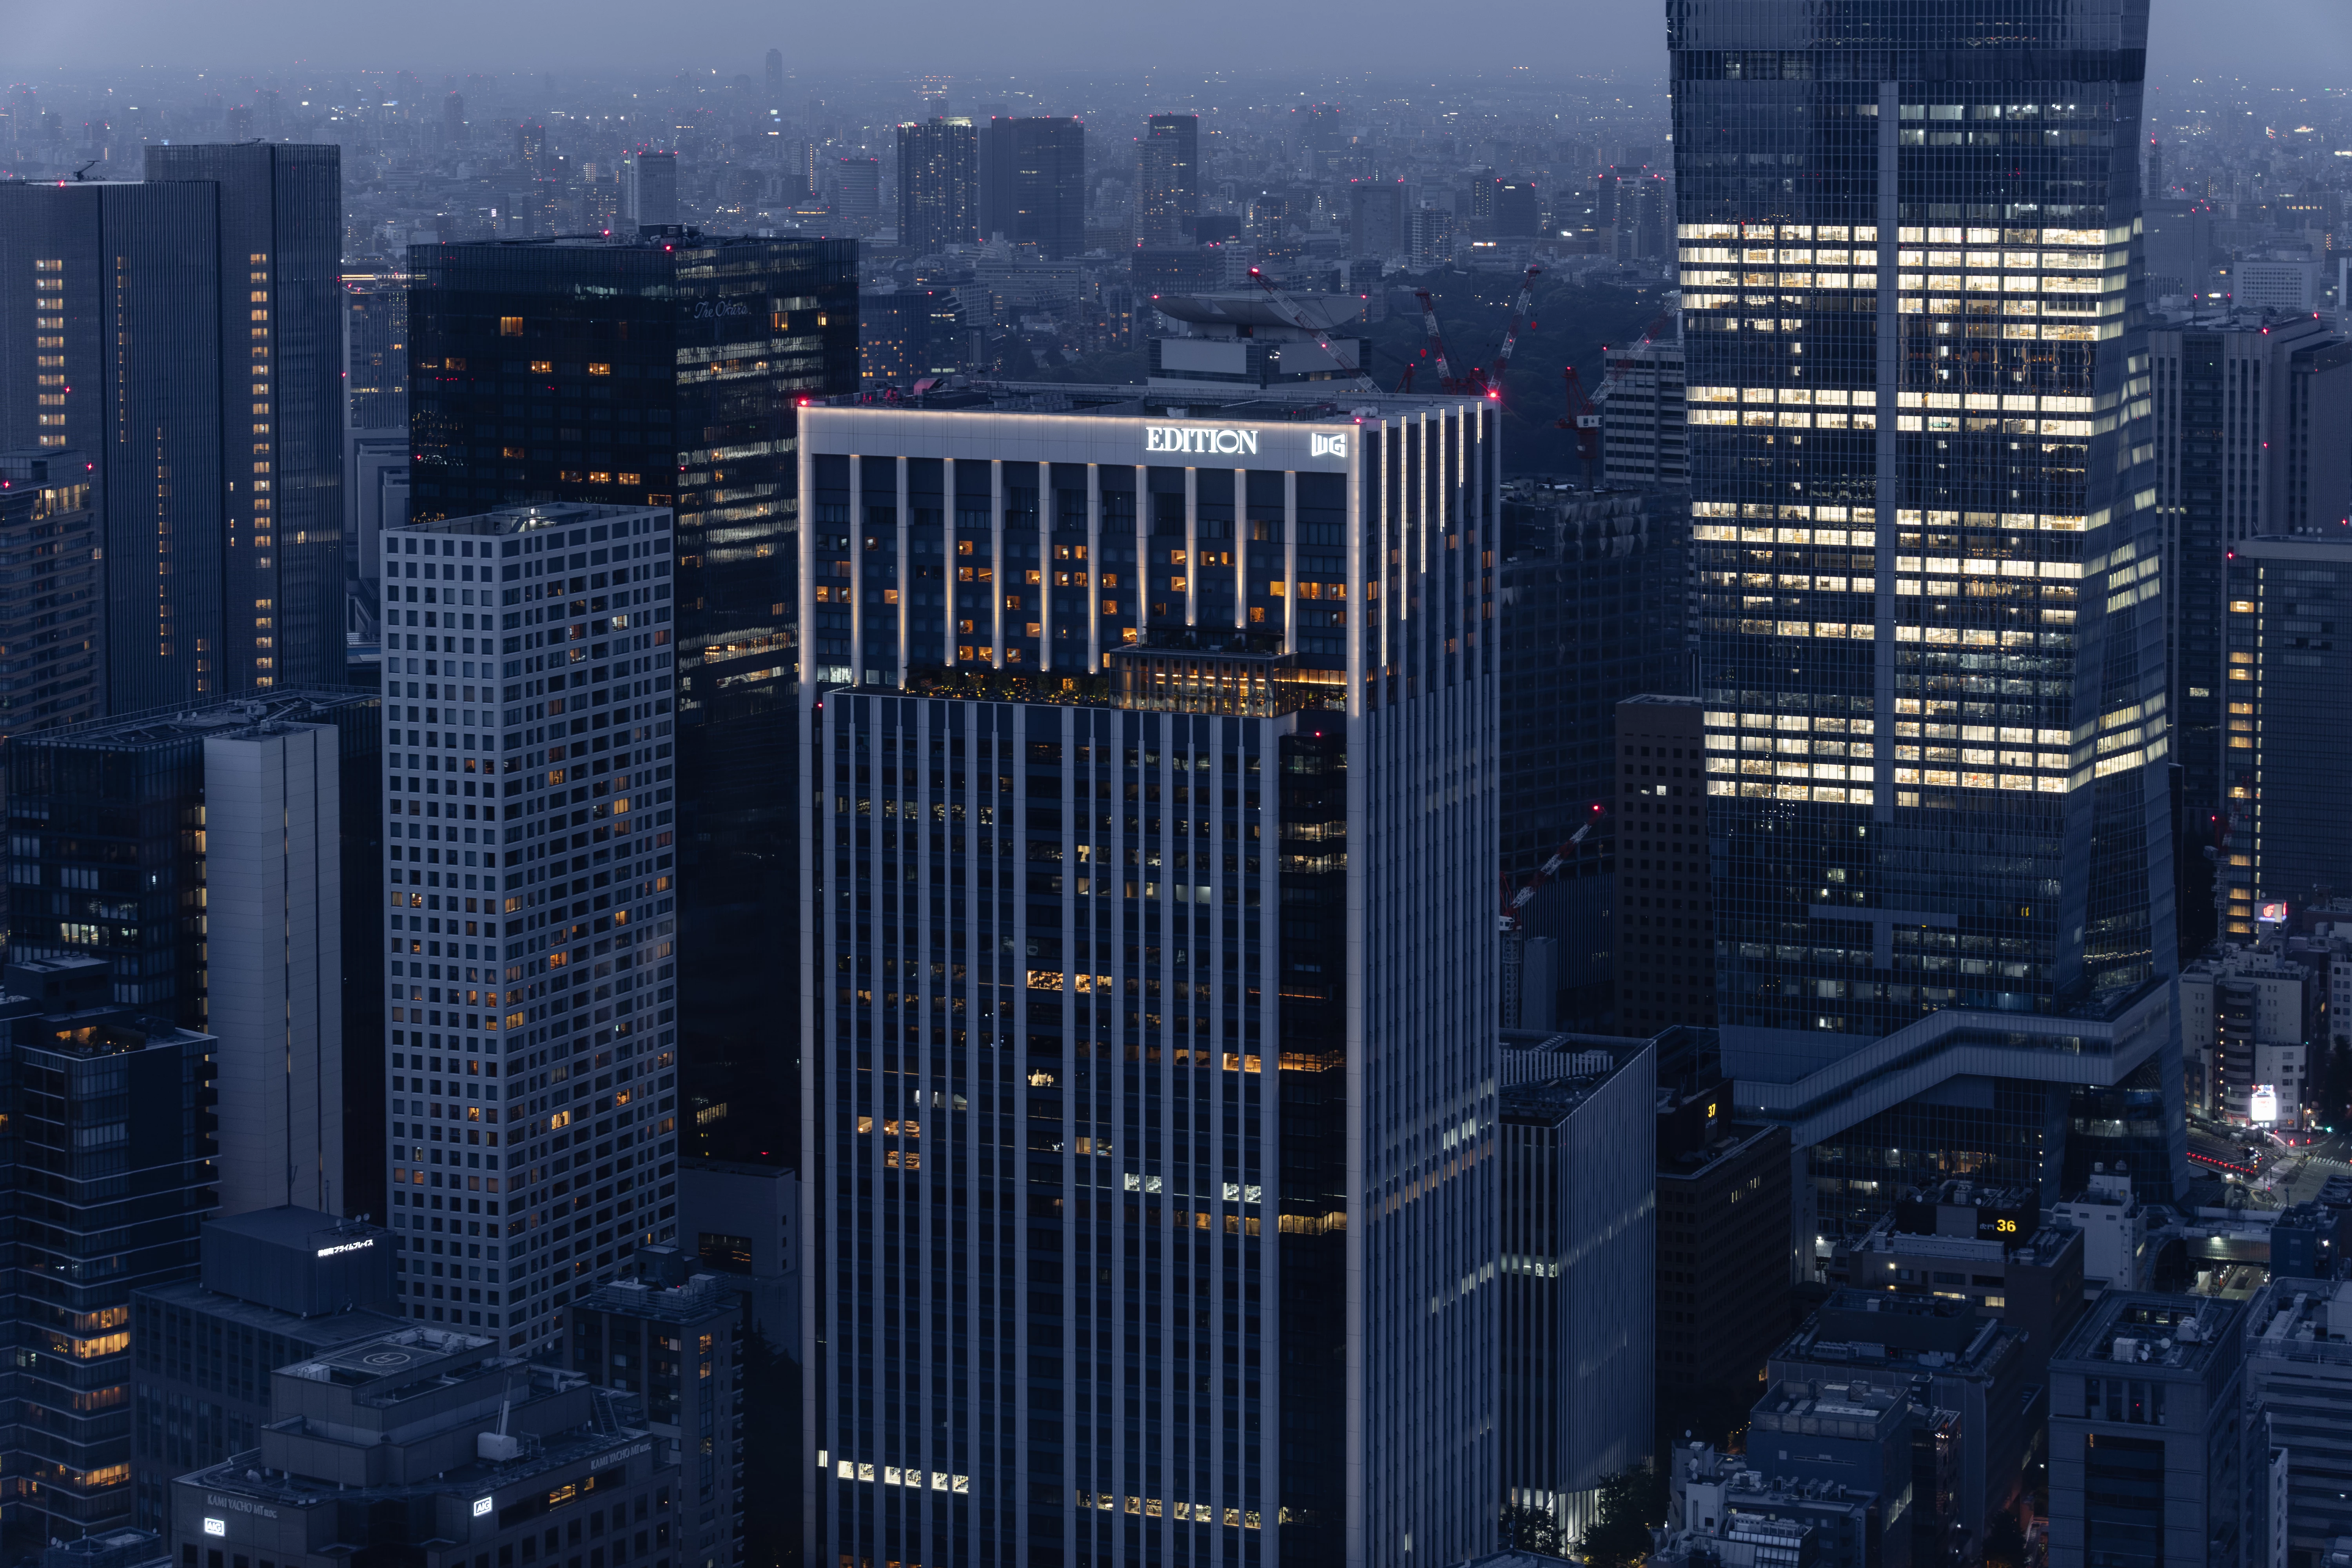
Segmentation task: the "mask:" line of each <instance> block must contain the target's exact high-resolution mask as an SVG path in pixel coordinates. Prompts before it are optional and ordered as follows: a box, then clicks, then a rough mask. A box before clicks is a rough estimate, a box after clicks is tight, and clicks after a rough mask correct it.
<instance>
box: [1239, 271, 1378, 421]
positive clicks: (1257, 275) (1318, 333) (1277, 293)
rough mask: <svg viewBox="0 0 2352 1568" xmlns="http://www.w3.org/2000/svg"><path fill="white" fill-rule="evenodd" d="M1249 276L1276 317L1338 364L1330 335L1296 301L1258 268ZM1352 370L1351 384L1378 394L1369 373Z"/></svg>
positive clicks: (1356, 369) (1358, 369)
mask: <svg viewBox="0 0 2352 1568" xmlns="http://www.w3.org/2000/svg"><path fill="white" fill-rule="evenodd" d="M1249 275H1250V281H1251V282H1253V283H1255V284H1256V285H1257V286H1258V287H1259V288H1260V289H1265V297H1266V301H1267V302H1268V303H1269V304H1271V305H1272V306H1273V307H1274V312H1275V314H1276V315H1277V316H1280V317H1281V318H1282V319H1283V320H1284V321H1287V322H1288V323H1289V324H1290V325H1292V326H1294V327H1296V328H1297V329H1298V330H1299V331H1302V332H1306V333H1308V334H1309V335H1311V336H1312V337H1313V338H1314V339H1315V346H1316V347H1318V348H1319V349H1321V350H1322V351H1323V352H1324V353H1327V354H1329V355H1330V356H1331V363H1334V364H1338V363H1339V353H1337V351H1335V350H1334V349H1333V348H1332V347H1331V334H1330V333H1328V332H1327V331H1324V330H1323V329H1322V328H1320V327H1318V326H1317V325H1315V323H1314V322H1313V321H1311V320H1309V319H1308V317H1307V311H1306V310H1305V309H1304V308H1303V307H1302V306H1301V305H1300V304H1299V303H1298V301H1297V300H1294V299H1292V298H1291V297H1290V296H1289V295H1287V294H1286V293H1284V292H1283V291H1282V290H1281V289H1277V288H1276V287H1275V286H1274V279H1270V278H1268V277H1267V276H1266V275H1265V273H1264V272H1262V271H1260V270H1259V269H1258V268H1255V267H1253V268H1250V269H1249ZM1354 369H1355V373H1356V374H1355V377H1354V381H1353V383H1352V384H1354V385H1356V386H1358V387H1360V388H1362V389H1363V390H1364V391H1366V392H1378V391H1379V390H1380V384H1379V383H1377V382H1375V381H1374V380H1373V379H1372V376H1371V373H1370V371H1368V370H1366V369H1365V368H1364V367H1363V366H1362V365H1360V364H1359V365H1357V366H1355V367H1354Z"/></svg>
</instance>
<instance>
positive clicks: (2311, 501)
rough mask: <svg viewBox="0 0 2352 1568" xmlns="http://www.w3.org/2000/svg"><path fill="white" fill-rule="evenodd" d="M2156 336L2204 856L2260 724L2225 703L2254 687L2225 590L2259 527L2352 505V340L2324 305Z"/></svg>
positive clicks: (2175, 585)
mask: <svg viewBox="0 0 2352 1568" xmlns="http://www.w3.org/2000/svg"><path fill="white" fill-rule="evenodd" d="M2147 337H2148V351H2149V361H2150V370H2151V373H2152V377H2153V380H2154V383H2155V385H2154V399H2153V401H2154V404H2155V415H2156V417H2155V436H2156V488H2157V505H2158V508H2159V509H2160V510H2162V512H2163V514H2164V519H2165V541H2166V545H2167V549H2168V561H2167V570H2166V576H2167V578H2168V581H2167V582H2166V584H2165V593H2164V605H2165V619H2166V622H2167V625H2168V629H2169V634H2170V635H2169V639H2168V654H2169V659H2170V664H2171V681H2172V703H2173V724H2174V726H2175V728H2176V729H2177V730H2178V731H2179V741H2178V744H2177V745H2176V747H2175V748H2174V755H2173V760H2174V763H2175V765H2177V766H2178V767H2179V769H2180V773H2181V792H2180V796H2181V798H2180V805H2181V813H2180V815H2181V818H2182V821H2181V827H2182V839H2181V843H2180V845H2179V848H2180V850H2181V852H2182V853H2183V854H2184V855H2185V856H2197V855H2200V852H2201V851H2202V850H2203V849H2204V848H2206V847H2210V846H2212V845H2214V843H2215V841H2216V835H2215V834H2214V832H2213V826H2214V819H2215V818H2216V817H2217V816H2218V817H2219V818H2220V819H2221V824H2222V825H2223V826H2225V827H2227V826H2229V824H2230V819H2231V816H2233V815H2236V814H2240V813H2241V812H2242V809H2243V808H2242V807H2238V806H2236V805H2233V803H2232V800H2231V796H2230V795H2229V785H2230V784H2246V783H2247V782H2249V781H2245V780H2235V779H2233V780H2230V781H2228V784H2225V783H2224V780H2223V774H2224V773H2227V772H2229V771H2230V769H2229V766H2228V763H2229V759H2230V757H2231V753H2232V752H2244V751H2245V750H2246V749H2247V748H2245V747H2243V746H2234V745H2232V744H2231V735H2232V733H2235V734H2236V735H2239V736H2244V735H2245V734H2247V733H2249V731H2233V730H2232V727H2231V725H2230V724H2229V722H2228V716H2227V715H2226V714H2225V713H2224V711H2223V710H2224V708H2225V707H2226V706H2227V704H2228V703H2230V702H2231V701H2232V700H2236V701H2244V700H2247V699H2246V697H2245V696H2244V695H2243V694H2242V693H2234V692H2231V691H2230V690H2229V686H2230V679H2228V678H2226V677H2225V674H2224V671H2223V668H2222V667H2223V664H2224V663H2225V661H2226V660H2225V655H2226V652H2227V649H2228V648H2229V647H2230V646H2231V645H2230V643H2229V640H2228V637H2227V632H2228V630H2229V623H2230V622H2231V616H2228V615H2226V614H2225V613H2224V602H2225V601H2226V600H2228V599H2231V598H2234V597H2237V596H2238V595H2235V594H2232V593H2229V592H2226V591H2225V584H2224V581H2223V579H2224V578H2225V576H2226V575H2227V574H2229V572H2230V571H2231V561H2230V552H2231V550H2233V549H2234V548H2236V547H2237V545H2238V544H2239V543H2240V542H2242V541H2244V540H2247V539H2250V538H2252V537H2254V536H2256V535H2260V534H2295V533H2302V534H2315V533H2317V532H2320V531H2335V530H2336V528H2337V527H2338V525H2339V523H2340V522H2341V521H2342V520H2343V519H2344V518H2346V517H2347V516H2352V465H2347V464H2346V463H2345V462H2344V461H2343V452H2344V448H2345V445H2346V443H2347V441H2352V342H2347V340H2346V339H2345V338H2344V337H2343V336H2341V335H2340V334H2338V333H2336V332H2334V331H2329V330H2328V327H2327V325H2326V322H2324V321H2320V320H2318V319H2317V318H2315V317H2313V316H2309V315H2296V316H2276V317H2265V316H2261V315H2255V314H2251V313H2250V314H2248V315H2245V316H2240V317H2234V318H2233V317H2226V316H2211V317H2208V318H2206V319H2204V320H2201V321H2200V320H2198V319H2196V318H2194V317H2186V318H2184V317H2174V318H2171V319H2169V320H2167V319H2164V318H2158V320H2157V321H2154V322H2153V323H2152V324H2151V326H2150V328H2149V330H2148V334H2147ZM2272 646H2273V647H2277V646H2278V645H2275V644H2273V645H2272ZM2239 717H2241V718H2242V717H2243V715H2240V716H2239ZM2246 798H2248V797H2246V796H2238V797H2236V799H2238V800H2244V799H2246ZM2244 826H2249V827H2251V826H2252V824H2251V822H2249V823H2246V824H2244ZM2193 869H2195V870H2198V871H2201V869H2202V868H2201V867H2196V868H2193ZM2196 880H2198V881H2202V880H2203V879H2202V877H2201V876H2199V877H2198V878H2197V879H2196ZM2225 880H2226V879H2225ZM2238 890H2239V891H2248V890H2250V889H2249V888H2247V887H2246V886H2245V885H2243V884H2239V885H2238ZM2307 890H2308V889H2295V892H2294V896H2295V897H2296V898H2298V899H2299V898H2301V897H2302V896H2303V895H2304V893H2305V892H2306V891H2307ZM2235 903H2236V904H2237V905H2238V906H2239V907H2238V908H2237V909H2235V910H2234V911H2233V912H2231V914H2230V916H2229V919H2228V923H2229V924H2230V925H2231V926H2234V927H2236V928H2237V931H2238V934H2245V933H2247V932H2250V931H2252V929H2253V928H2252V925H2251V924H2248V923H2246V922H2249V921H2252V918H2253V915H2252V909H2251V908H2249V907H2246V905H2247V903H2248V900H2243V899H2239V900H2235ZM2182 921H2183V923H2184V924H2185V925H2189V926H2190V927H2191V928H2192V929H2195V930H2197V931H2200V933H2203V934H2209V935H2210V932H2211V931H2212V925H2211V921H2210V919H2209V918H2208V917H2207V916H2206V912H2205V911H2204V910H2183V911H2182ZM2199 945H2201V943H2200V944H2199Z"/></svg>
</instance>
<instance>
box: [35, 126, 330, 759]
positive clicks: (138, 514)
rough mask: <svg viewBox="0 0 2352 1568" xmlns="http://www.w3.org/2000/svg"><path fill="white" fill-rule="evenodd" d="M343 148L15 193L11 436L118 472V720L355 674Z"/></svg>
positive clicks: (113, 688)
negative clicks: (348, 669)
mask: <svg viewBox="0 0 2352 1568" xmlns="http://www.w3.org/2000/svg"><path fill="white" fill-rule="evenodd" d="M336 157H337V153H336V150H335V149H334V148H332V147H298V146H289V145H283V144H280V145H276V146H271V145H266V144H259V143H256V144H252V145H245V146H236V147H202V146H197V147H169V148H164V147H158V148H153V149H151V150H150V161H149V166H148V172H149V174H150V175H151V176H152V178H151V179H150V180H149V181H147V182H146V183H145V184H98V183H88V184H70V183H69V184H41V185H33V184H10V185H0V447H8V448H17V447H26V448H33V449H39V448H43V447H74V448H76V449H78V450H80V451H82V452H86V453H89V454H91V455H92V457H93V458H95V460H96V461H97V463H98V468H97V469H96V471H95V484H96V490H95V494H96V497H97V504H98V507H99V510H100V514H101V516H102V517H103V518H104V529H105V542H106V623H107V626H108V629H109V632H110V636H109V637H108V638H107V645H108V646H107V706H108V708H109V709H110V710H113V711H116V712H126V711H132V710H140V709H144V708H152V707H158V706H162V705H164V704H168V703H174V702H192V701H196V700H204V699H208V698H211V697H215V696H217V695H219V694H221V693H223V692H226V691H236V690H243V689H248V688H251V687H254V686H273V685H276V686H282V685H289V684H304V683H308V684H313V685H318V684H334V685H341V683H342V679H343V637H342V562H341V536H342V490H341V486H342V397H343V391H342V322H341V318H340V316H339V315H338V310H339V309H340V294H339V291H338V289H337V286H336V281H335V272H336V267H337V250H338V247H339V243H340V237H341V196H340V194H339V182H338V176H337V174H336Z"/></svg>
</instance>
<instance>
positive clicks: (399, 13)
mask: <svg viewBox="0 0 2352 1568" xmlns="http://www.w3.org/2000/svg"><path fill="white" fill-rule="evenodd" d="M2155 6H2156V37H2155V38H2154V40H2153V43H2152V46H2151V53H2152V55H2153V56H2154V58H2153V60H2152V61H2151V68H2150V74H2151V75H2152V76H2158V77H2162V76H2166V75H2170V74H2174V73H2179V74H2188V73H2189V72H2192V71H2194V72H2213V73H2222V74H2237V75H2242V76H2245V77H2248V78H2252V79H2260V80H2263V81H2293V82H2294V83H2296V84H2298V85H2301V84H2309V85H2312V86H2314V87H2316V86H2318V85H2320V84H2323V83H2331V84H2352V0H2155ZM1663 14H1664V5H1663V4H1662V0H1646V3H1644V0H1567V3H1563V0H1481V3H1480V4H1478V5H1475V6H1460V7H1457V6H1456V5H1452V4H1448V3H1447V0H1340V3H1338V4H1334V3H1331V0H1317V3H1315V4H1312V5H1309V4H1306V3H1304V0H1189V3H1186V0H1178V3H1176V4H1168V3H1165V0H1160V3H1156V4H1148V5H1147V4H1139V3H1138V0H853V3H850V4H816V3H812V0H788V3H786V4H782V5H779V4H776V3H774V0H688V3H685V4H671V5H651V6H649V5H645V4H643V0H401V3H400V4H399V5H382V4H370V5H357V4H352V0H197V3H195V4H190V3H189V0H112V3H111V4H106V3H104V0H99V3H96V4H79V5H76V4H66V5H56V4H49V5H43V4H39V3H37V0H0V72H5V73H6V74H7V75H8V76H10V77H13V78H24V77H31V78H33V79H37V78H38V75H39V74H40V73H41V72H42V71H44V70H45V69H48V68H57V67H60V66H62V67H67V68H109V67H121V66H130V65H194V66H197V67H199V68H213V69H221V70H236V69H239V68H253V67H256V66H263V65H272V66H282V65H287V64H290V63H292V62H294V61H296V60H299V59H308V60H311V61H315V62H317V63H318V64H320V65H321V66H323V67H326V68H331V69H333V68H350V67H355V66H369V67H403V66H404V67H409V68H416V69H420V70H424V69H433V70H442V69H490V70H547V69H553V70H558V71H561V70H563V69H565V68H581V69H598V70H615V69H624V70H625V69H628V68H632V67H636V68H654V69H659V70H662V71H664V72H665V73H666V72H667V71H668V70H672V69H676V68H680V67H689V66H691V67H698V68H714V67H715V68H719V69H720V70H722V71H724V72H727V73H728V74H730V75H731V74H733V73H734V72H736V71H739V70H740V71H749V72H751V73H752V74H753V75H754V76H755V77H756V76H757V74H758V72H759V69H760V61H761V58H762V57H763V56H764V54H765V52H766V50H767V49H768V47H770V46H771V45H774V46H776V47H782V49H783V50H784V53H785V57H786V60H787V63H788V65H790V66H792V67H793V68H797V69H798V70H799V71H800V72H801V73H803V75H804V76H805V75H816V76H823V75H824V74H825V73H826V72H827V71H828V70H830V69H832V68H850V69H856V70H873V69H877V68H878V69H882V70H886V71H887V70H893V69H903V70H906V71H907V72H908V74H909V75H915V74H920V73H924V72H940V73H944V74H949V75H953V74H956V73H959V72H971V71H988V72H992V73H1003V72H1006V71H1013V72H1024V71H1026V70H1030V69H1034V70H1038V71H1062V70H1068V69H1074V68H1076V69H1085V68H1090V67H1095V66H1100V67H1102V68H1106V69H1108V70H1109V71H1112V72H1115V73H1117V74H1119V75H1128V74H1129V73H1132V72H1137V71H1140V70H1145V69H1152V70H1155V71H1156V70H1158V69H1160V68H1165V69H1168V70H1170V71H1183V72H1197V71H1199V70H1202V69H1211V68H1219V67H1223V68H1226V69H1233V70H1240V71H1245V72H1250V73H1252V74H1256V73H1257V72H1260V71H1273V72H1289V71H1295V72H1296V73H1297V75H1298V76H1299V77H1300V78H1301V79H1308V78H1313V77H1319V76H1324V75H1327V74H1328V73H1331V72H1343V71H1344V72H1357V71H1361V72H1370V73H1372V74H1373V75H1375V76H1377V77H1379V78H1381V79H1384V80H1390V81H1393V80H1396V79H1401V78H1410V76H1411V75H1412V74H1413V73H1417V72H1421V71H1424V70H1426V71H1431V72H1444V73H1449V74H1450V73H1454V72H1461V71H1466V70H1475V69H1482V68H1484V69H1492V70H1496V71H1500V70H1503V69H1506V68H1508V67H1511V66H1514V65H1520V64H1527V65H1531V66H1533V67H1534V68H1535V69H1536V71H1537V72H1538V74H1557V75H1570V74H1583V73H1588V72H1613V71H1622V72H1630V73H1637V74H1643V75H1655V74H1658V73H1661V72H1663V69H1664V34H1665V27H1664V21H1663Z"/></svg>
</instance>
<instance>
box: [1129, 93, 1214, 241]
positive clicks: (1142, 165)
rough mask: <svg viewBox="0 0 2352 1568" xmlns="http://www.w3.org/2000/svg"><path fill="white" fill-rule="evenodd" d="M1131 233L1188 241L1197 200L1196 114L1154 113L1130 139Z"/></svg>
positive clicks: (1198, 124)
mask: <svg viewBox="0 0 2352 1568" xmlns="http://www.w3.org/2000/svg"><path fill="white" fill-rule="evenodd" d="M1135 193H1136V201H1135V216H1136V237H1137V239H1138V240H1139V242H1140V243H1142V244H1145V245H1191V244H1192V242H1193V241H1194V239H1195V238H1197V236H1196V235H1195V234H1194V233H1193V231H1192V219H1193V217H1194V216H1196V215H1197V214H1198V213H1199V211H1200V206H1201V117H1200V116H1199V115H1197V114H1155V115H1153V116H1152V117H1151V119H1150V122H1149V124H1148V125H1147V126H1146V127H1145V129H1144V132H1143V139H1142V140H1141V141H1139V142H1137V143H1136V145H1135Z"/></svg>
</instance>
